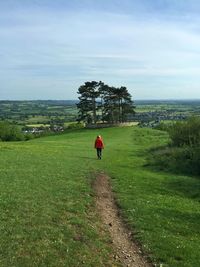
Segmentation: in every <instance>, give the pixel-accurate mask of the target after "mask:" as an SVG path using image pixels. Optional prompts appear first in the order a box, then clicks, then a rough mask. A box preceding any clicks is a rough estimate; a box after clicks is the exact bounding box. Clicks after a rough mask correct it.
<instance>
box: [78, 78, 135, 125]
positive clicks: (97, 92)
mask: <svg viewBox="0 0 200 267" xmlns="http://www.w3.org/2000/svg"><path fill="white" fill-rule="evenodd" d="M78 94H79V95H80V96H79V103H78V104H77V107H78V110H79V116H78V120H79V121H85V122H87V123H94V124H96V123H97V122H108V123H120V122H126V121H127V120H128V115H130V114H134V108H135V106H134V102H133V100H132V98H131V95H130V93H129V92H128V90H127V88H126V87H124V86H121V87H119V88H118V87H113V86H109V85H107V84H104V83H103V82H101V81H99V82H96V81H91V82H85V83H84V84H83V85H81V86H80V87H79V89H78Z"/></svg>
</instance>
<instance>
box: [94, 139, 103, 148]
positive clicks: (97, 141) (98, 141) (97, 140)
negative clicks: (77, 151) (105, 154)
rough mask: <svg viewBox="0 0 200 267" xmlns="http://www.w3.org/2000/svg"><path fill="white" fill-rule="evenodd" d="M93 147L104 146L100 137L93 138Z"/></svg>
mask: <svg viewBox="0 0 200 267" xmlns="http://www.w3.org/2000/svg"><path fill="white" fill-rule="evenodd" d="M94 147H95V148H104V144H103V140H102V139H101V138H97V139H96V140H95V144H94Z"/></svg>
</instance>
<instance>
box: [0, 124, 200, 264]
mask: <svg viewBox="0 0 200 267" xmlns="http://www.w3.org/2000/svg"><path fill="white" fill-rule="evenodd" d="M97 134H101V135H102V136H103V138H104V141H105V151H104V153H103V159H102V160H101V161H98V160H96V155H95V150H94V149H93V143H94V139H95V137H96V135H97ZM167 141H168V137H167V135H166V134H165V133H163V132H160V131H155V130H150V129H138V128H137V127H127V128H126V127H124V128H110V129H101V130H77V131H75V132H71V133H68V134H65V135H59V136H50V137H46V138H40V139H34V140H32V141H29V142H19V143H17V142H16V143H0V166H1V169H0V188H1V194H0V208H1V221H0V236H1V239H0V266H9V267H12V266H20V267H21V266H30V267H32V266H70V267H71V266H72V267H73V266H74V267H75V266H89V267H90V266H95V267H96V266H116V265H114V263H113V259H112V253H111V251H112V249H111V245H110V240H109V237H108V235H107V233H106V232H105V231H104V230H103V228H102V226H101V222H100V220H99V218H98V216H97V214H96V211H95V206H94V196H93V192H92V189H91V182H92V180H93V179H95V175H94V174H95V173H97V172H98V171H102V170H103V171H105V172H106V173H108V174H109V175H110V177H111V181H112V185H113V190H114V192H115V195H116V198H117V200H118V204H119V206H120V207H121V211H122V214H123V216H124V218H125V220H126V222H127V224H128V225H129V227H130V228H131V229H132V231H133V232H134V233H135V237H136V239H137V240H138V241H139V242H141V244H142V246H143V249H144V250H145V251H146V252H147V253H148V254H149V255H150V257H151V259H152V260H153V262H155V263H159V264H161V263H163V264H164V266H170V267H171V266H173V267H176V266H177V267H178V266H183V267H190V266H191V267H193V266H199V265H200V255H199V249H198V248H199V245H200V231H199V225H200V212H199V210H200V205H199V191H198V189H197V188H198V187H199V185H200V180H199V179H197V178H192V177H189V176H178V175H173V174H168V173H164V172H158V171H157V170H152V169H151V170H150V169H149V168H148V167H147V166H146V163H147V159H146V158H147V155H148V150H149V149H150V148H152V147H154V146H159V145H163V144H165V143H167ZM194 190H195V194H194Z"/></svg>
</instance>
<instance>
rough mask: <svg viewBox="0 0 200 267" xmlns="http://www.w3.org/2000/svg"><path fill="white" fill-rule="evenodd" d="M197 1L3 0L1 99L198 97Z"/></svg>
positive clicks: (0, 6)
mask: <svg viewBox="0 0 200 267" xmlns="http://www.w3.org/2000/svg"><path fill="white" fill-rule="evenodd" d="M199 14H200V1H197V0H184V1H183V0H123V1H122V0H73V1H72V0H71V1H70V0H56V1H55V0H1V1H0V99H76V98H77V89H78V87H79V86H80V85H81V84H83V83H84V82H85V81H90V80H97V81H99V80H102V81H104V82H105V83H108V84H109V85H113V86H122V85H123V86H126V87H127V88H128V90H129V91H130V93H131V94H132V95H133V98H134V99H186V98H192V99H197V98H198V99H200V16H199Z"/></svg>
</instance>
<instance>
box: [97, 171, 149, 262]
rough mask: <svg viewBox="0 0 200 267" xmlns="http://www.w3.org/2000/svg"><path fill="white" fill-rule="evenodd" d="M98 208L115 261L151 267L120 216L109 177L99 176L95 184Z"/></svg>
mask: <svg viewBox="0 0 200 267" xmlns="http://www.w3.org/2000/svg"><path fill="white" fill-rule="evenodd" d="M94 190H95V193H96V206H97V210H98V212H99V214H100V216H101V218H102V221H103V223H104V225H105V227H107V228H108V230H109V232H110V235H111V238H112V242H113V245H114V249H115V255H114V257H115V259H116V261H120V262H121V264H122V266H126V267H128V266H129V267H151V266H152V265H151V264H149V263H148V262H147V261H146V260H145V258H144V257H143V256H142V252H141V250H140V248H139V247H138V246H137V245H136V244H135V243H134V242H133V241H132V240H131V233H130V232H129V231H128V229H127V228H126V227H125V225H124V224H123V222H122V220H121V219H120V217H119V215H118V208H117V206H116V204H115V201H114V198H113V194H112V190H111V186H110V184H109V177H108V176H106V175H105V174H102V173H101V174H99V175H98V176H97V178H96V181H95V183H94Z"/></svg>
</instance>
